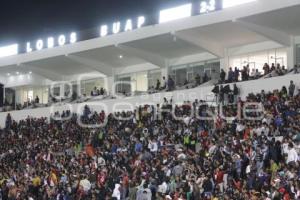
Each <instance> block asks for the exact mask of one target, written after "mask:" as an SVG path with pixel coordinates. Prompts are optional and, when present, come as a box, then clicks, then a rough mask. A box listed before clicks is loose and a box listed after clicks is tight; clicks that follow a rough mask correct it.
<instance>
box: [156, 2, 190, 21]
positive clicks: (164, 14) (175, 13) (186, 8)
mask: <svg viewBox="0 0 300 200" xmlns="http://www.w3.org/2000/svg"><path fill="white" fill-rule="evenodd" d="M190 16H192V4H184V5H182V6H177V7H174V8H169V9H165V10H161V11H160V13H159V23H160V24H161V23H165V22H169V21H173V20H177V19H182V18H186V17H190Z"/></svg>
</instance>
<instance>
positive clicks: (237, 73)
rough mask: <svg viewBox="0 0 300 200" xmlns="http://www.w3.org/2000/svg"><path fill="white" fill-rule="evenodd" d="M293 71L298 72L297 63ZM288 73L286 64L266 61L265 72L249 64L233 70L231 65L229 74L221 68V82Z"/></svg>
mask: <svg viewBox="0 0 300 200" xmlns="http://www.w3.org/2000/svg"><path fill="white" fill-rule="evenodd" d="M291 71H294V72H295V73H298V67H297V65H296V66H295V67H294V69H292V70H291ZM287 73H288V70H287V69H286V68H285V66H280V64H277V66H275V64H274V63H272V65H271V66H269V64H268V63H265V64H264V66H263V73H261V72H260V71H259V70H258V69H254V68H253V69H252V70H250V66H249V65H246V66H244V67H243V68H242V69H241V70H240V69H238V68H237V67H235V68H234V70H233V69H232V67H230V68H229V71H228V72H227V74H226V72H225V71H224V70H223V69H221V73H220V81H219V83H222V84H223V83H233V82H238V81H248V80H255V79H259V78H262V77H266V78H269V77H275V76H283V75H285V74H287Z"/></svg>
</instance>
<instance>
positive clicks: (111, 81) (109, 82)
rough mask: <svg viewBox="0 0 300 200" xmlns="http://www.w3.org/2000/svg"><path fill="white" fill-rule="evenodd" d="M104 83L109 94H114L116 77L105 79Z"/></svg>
mask: <svg viewBox="0 0 300 200" xmlns="http://www.w3.org/2000/svg"><path fill="white" fill-rule="evenodd" d="M104 83H105V89H106V91H107V94H112V92H113V90H114V89H115V88H114V85H115V76H108V77H106V78H104Z"/></svg>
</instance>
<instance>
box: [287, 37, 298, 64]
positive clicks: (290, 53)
mask: <svg viewBox="0 0 300 200" xmlns="http://www.w3.org/2000/svg"><path fill="white" fill-rule="evenodd" d="M295 64H296V45H295V38H294V37H292V39H291V46H289V47H288V48H287V66H286V68H287V69H293V67H294V65H295Z"/></svg>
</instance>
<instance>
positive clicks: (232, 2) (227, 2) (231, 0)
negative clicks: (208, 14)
mask: <svg viewBox="0 0 300 200" xmlns="http://www.w3.org/2000/svg"><path fill="white" fill-rule="evenodd" d="M254 1H257V0H223V8H230V7H234V6H239V5H242V4H246V3H250V2H254Z"/></svg>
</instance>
